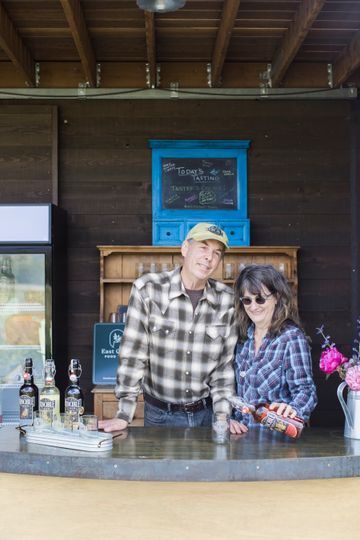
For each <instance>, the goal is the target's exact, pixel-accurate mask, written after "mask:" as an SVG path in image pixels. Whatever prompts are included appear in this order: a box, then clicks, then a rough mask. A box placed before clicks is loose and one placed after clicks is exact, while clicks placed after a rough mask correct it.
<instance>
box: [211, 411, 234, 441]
mask: <svg viewBox="0 0 360 540" xmlns="http://www.w3.org/2000/svg"><path fill="white" fill-rule="evenodd" d="M212 440H213V442H215V443H217V444H225V443H227V442H229V440H230V416H229V415H228V414H226V413H223V412H216V413H214V414H213V416H212Z"/></svg>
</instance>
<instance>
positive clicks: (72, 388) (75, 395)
mask: <svg viewBox="0 0 360 540" xmlns="http://www.w3.org/2000/svg"><path fill="white" fill-rule="evenodd" d="M81 372H82V369H81V364H80V361H79V360H77V359H76V358H74V359H72V360H70V364H69V369H68V375H69V386H68V387H67V388H66V390H65V414H67V415H68V417H69V419H70V422H71V427H72V429H74V428H75V429H77V428H78V427H79V422H80V416H81V415H82V414H84V396H83V393H82V390H81V388H80V385H79V379H80V375H81Z"/></svg>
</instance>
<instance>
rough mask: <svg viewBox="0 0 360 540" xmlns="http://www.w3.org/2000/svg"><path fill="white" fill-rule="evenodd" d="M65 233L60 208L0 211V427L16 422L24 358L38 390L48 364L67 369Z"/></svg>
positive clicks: (45, 206) (16, 207)
mask: <svg viewBox="0 0 360 540" xmlns="http://www.w3.org/2000/svg"><path fill="white" fill-rule="evenodd" d="M65 231H66V227H65V216H64V213H63V212H62V211H61V210H60V209H59V208H58V207H55V206H53V205H50V204H41V205H0V402H1V407H0V421H1V422H2V423H4V424H9V423H18V422H19V400H18V392H19V387H20V386H21V384H22V382H23V365H24V360H25V358H32V359H33V365H34V378H35V383H36V384H37V386H39V387H41V386H42V385H43V368H44V362H45V359H46V358H54V359H55V362H56V363H58V364H59V365H60V366H61V364H62V363H63V364H64V365H65V364H66V357H67V355H66V335H63V334H64V332H65V328H66V325H65V312H66V306H65V301H66V294H65V284H66V276H65V274H66V258H65ZM59 371H60V372H61V371H63V370H62V368H61V369H60V368H59ZM60 378H61V373H60ZM61 386H63V384H61Z"/></svg>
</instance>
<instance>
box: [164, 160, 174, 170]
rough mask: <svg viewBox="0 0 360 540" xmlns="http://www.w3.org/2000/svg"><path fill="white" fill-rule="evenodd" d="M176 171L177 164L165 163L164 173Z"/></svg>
mask: <svg viewBox="0 0 360 540" xmlns="http://www.w3.org/2000/svg"><path fill="white" fill-rule="evenodd" d="M174 169H175V163H172V162H171V161H170V162H165V163H163V171H164V172H169V171H173V170H174Z"/></svg>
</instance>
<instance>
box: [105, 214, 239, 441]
mask: <svg viewBox="0 0 360 540" xmlns="http://www.w3.org/2000/svg"><path fill="white" fill-rule="evenodd" d="M227 248H228V238H227V236H226V234H225V232H224V231H223V230H221V229H220V228H219V227H217V226H216V225H212V224H210V223H198V224H197V225H196V226H195V227H193V228H192V229H191V230H190V231H189V233H188V235H187V237H186V239H185V241H184V242H183V244H182V246H181V253H182V255H183V266H182V268H181V269H180V268H178V269H175V270H172V271H170V272H161V273H150V274H145V275H144V276H141V277H140V278H138V279H137V280H136V281H135V282H134V284H133V288H132V291H131V295H130V299H129V305H128V310H127V317H126V327H125V331H124V335H123V337H122V341H121V346H120V354H119V367H118V372H117V384H116V387H115V394H116V396H117V397H118V398H119V409H118V413H117V418H113V419H110V420H103V421H101V422H100V423H99V427H100V428H103V429H104V430H105V431H118V430H121V429H125V428H126V427H127V425H128V423H129V422H131V420H132V418H133V416H134V412H135V408H136V399H137V396H138V394H139V392H140V391H141V390H143V392H144V401H145V412H144V424H145V426H179V427H188V426H190V427H195V426H209V425H211V415H212V410H214V411H224V412H230V411H229V409H230V405H229V403H228V401H227V399H226V398H227V397H229V396H230V395H232V394H234V392H235V387H234V369H233V356H234V348H235V345H236V342H237V336H238V331H237V327H236V325H235V323H234V305H233V304H234V293H233V290H232V289H231V288H230V287H228V286H227V285H225V284H223V283H221V282H219V281H215V280H213V279H209V278H210V276H211V275H212V274H213V273H214V272H215V271H216V269H217V268H218V266H219V264H220V262H221V260H222V257H223V254H224V251H225V249H227ZM232 424H233V425H232V429H231V431H232V432H240V431H239V428H238V427H234V426H235V425H237V423H234V422H232Z"/></svg>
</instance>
